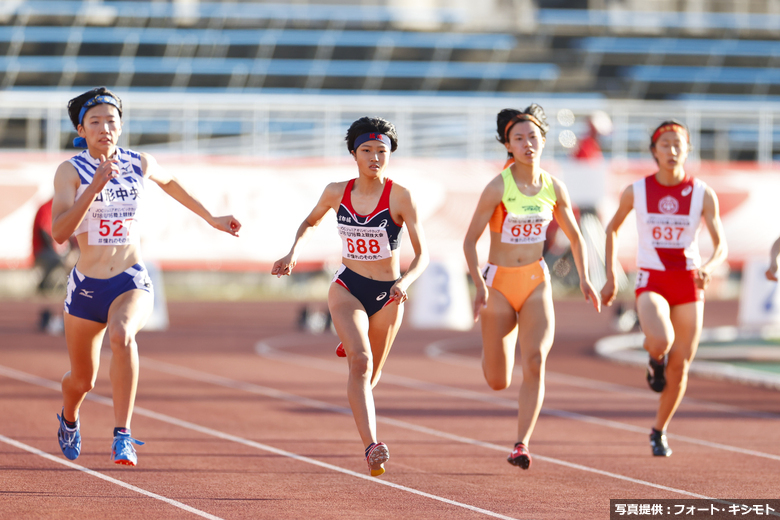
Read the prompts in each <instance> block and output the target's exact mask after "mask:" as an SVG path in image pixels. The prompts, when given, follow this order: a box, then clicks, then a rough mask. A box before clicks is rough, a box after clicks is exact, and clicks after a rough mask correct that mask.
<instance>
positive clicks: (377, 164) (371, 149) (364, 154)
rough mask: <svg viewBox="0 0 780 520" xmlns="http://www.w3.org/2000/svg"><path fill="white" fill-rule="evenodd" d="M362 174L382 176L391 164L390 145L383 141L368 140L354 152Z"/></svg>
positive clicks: (353, 154)
mask: <svg viewBox="0 0 780 520" xmlns="http://www.w3.org/2000/svg"><path fill="white" fill-rule="evenodd" d="M352 156H353V157H354V158H355V161H356V162H357V165H358V170H359V171H360V174H361V175H365V176H367V177H380V176H382V175H383V173H384V171H385V168H386V167H387V165H388V164H390V147H389V146H387V145H386V144H385V143H383V142H382V141H366V142H365V143H363V144H361V145H360V146H358V148H357V150H355V151H354V152H352Z"/></svg>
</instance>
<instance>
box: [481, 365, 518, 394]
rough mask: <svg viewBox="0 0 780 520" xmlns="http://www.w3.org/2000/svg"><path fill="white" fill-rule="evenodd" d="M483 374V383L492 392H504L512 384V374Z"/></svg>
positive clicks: (487, 372) (486, 372)
mask: <svg viewBox="0 0 780 520" xmlns="http://www.w3.org/2000/svg"><path fill="white" fill-rule="evenodd" d="M484 372H485V381H486V382H487V384H488V386H489V387H490V388H491V389H492V390H506V389H507V388H509V385H510V384H512V374H502V373H496V372H489V371H487V370H485V371H484Z"/></svg>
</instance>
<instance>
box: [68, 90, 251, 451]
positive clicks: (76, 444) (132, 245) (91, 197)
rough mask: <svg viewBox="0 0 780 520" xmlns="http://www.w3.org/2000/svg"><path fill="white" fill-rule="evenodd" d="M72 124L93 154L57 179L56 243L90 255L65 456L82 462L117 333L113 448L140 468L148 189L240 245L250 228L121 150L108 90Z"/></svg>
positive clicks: (77, 106)
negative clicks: (105, 358) (87, 426)
mask: <svg viewBox="0 0 780 520" xmlns="http://www.w3.org/2000/svg"><path fill="white" fill-rule="evenodd" d="M68 114H69V116H70V119H71V121H72V122H73V126H74V127H75V128H76V131H77V132H78V135H79V137H78V138H77V139H76V140H75V141H74V143H73V144H74V145H75V146H77V147H83V148H86V150H84V151H83V152H81V153H80V154H78V155H76V156H74V157H73V158H71V159H70V160H68V161H65V162H64V163H62V164H61V165H60V166H59V168H57V173H56V175H55V177H54V202H53V204H52V216H53V221H52V236H53V237H54V239H55V240H56V241H57V242H59V243H63V242H65V241H66V240H68V238H69V237H70V236H71V235H74V234H75V235H76V239H77V240H78V243H79V249H80V251H81V253H80V256H79V259H78V262H77V263H76V266H75V267H74V268H73V270H72V271H71V273H70V277H69V279H68V292H67V297H66V299H65V318H64V321H65V341H66V343H67V346H68V355H69V357H70V371H69V372H67V373H66V374H65V376H64V377H63V378H62V398H63V405H62V416H61V417H60V416H59V415H58V416H57V419H59V421H60V427H59V431H58V433H57V437H58V439H59V443H60V448H61V449H62V453H63V454H64V455H65V457H67V458H68V459H71V460H73V459H76V458H77V457H78V456H79V453H80V452H81V434H80V433H79V426H80V424H79V407H80V406H81V403H82V401H84V398H85V397H86V395H87V392H89V391H90V390H92V388H93V387H94V386H95V380H96V378H97V373H98V365H99V364H100V347H101V345H102V343H103V336H104V334H105V332H106V329H108V338H109V342H110V344H111V353H112V357H111V370H110V375H111V386H112V393H113V399H114V420H115V423H114V424H115V425H116V427H115V428H114V441H113V444H112V445H111V459H112V460H113V461H114V462H116V463H117V464H125V465H129V466H135V465H136V463H137V462H138V457H137V455H136V453H135V449H134V448H133V446H132V444H131V443H135V444H143V443H142V442H139V441H136V440H135V439H133V438H132V437H131V436H130V419H131V417H132V414H133V405H134V402H135V393H136V387H137V383H138V345H137V344H136V342H135V336H136V333H137V332H138V331H139V330H140V329H141V327H142V326H143V324H144V322H145V321H146V319H147V318H148V317H149V314H150V313H151V311H152V300H153V295H152V284H151V281H150V280H149V277H148V275H147V272H146V269H145V268H144V264H143V261H142V260H141V251H140V247H139V235H138V228H137V226H138V224H139V223H138V221H139V220H143V219H144V215H143V207H144V204H145V197H146V194H145V187H144V184H145V181H146V180H147V179H148V180H151V181H154V182H156V183H157V184H159V185H160V187H161V188H162V189H163V190H164V191H165V192H166V193H168V194H169V195H170V196H171V197H173V198H174V199H176V200H178V201H179V202H181V203H182V204H183V205H184V206H186V207H187V208H188V209H190V210H191V211H193V212H194V213H195V214H197V215H198V216H200V217H202V218H203V219H204V220H205V221H206V222H208V223H209V224H211V225H212V226H213V227H215V228H216V229H219V230H221V231H225V232H227V233H230V234H232V235H235V236H238V230H239V229H240V228H241V224H240V223H239V222H238V221H237V220H236V219H235V218H233V217H232V216H225V217H214V216H212V215H211V213H209V212H208V211H207V210H206V208H204V207H203V206H202V205H201V203H200V202H198V201H197V200H196V199H195V198H194V197H193V196H192V195H190V194H189V193H188V192H187V191H186V190H185V189H184V188H183V187H182V185H181V184H179V181H178V180H177V179H176V178H175V177H173V176H172V175H170V174H168V173H166V172H165V171H164V170H162V169H161V168H160V167H159V166H158V165H157V162H156V161H155V160H154V158H152V157H151V156H150V155H146V154H143V153H141V154H139V153H137V152H133V151H131V150H125V149H123V148H119V147H118V146H117V140H118V139H119V136H120V135H121V134H122V102H121V101H120V99H119V98H118V97H117V96H115V95H114V94H113V93H111V92H110V91H108V90H106V89H105V88H103V87H100V88H96V89H93V90H90V91H88V92H85V93H84V94H81V95H80V96H78V97H76V98H74V99H71V100H70V102H69V103H68Z"/></svg>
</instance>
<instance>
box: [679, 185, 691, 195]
mask: <svg viewBox="0 0 780 520" xmlns="http://www.w3.org/2000/svg"><path fill="white" fill-rule="evenodd" d="M692 191H693V187H692V186H686V187H685V189H684V190H682V193H680V195H682V196H683V197H687V196H688V195H690V194H691V192H692Z"/></svg>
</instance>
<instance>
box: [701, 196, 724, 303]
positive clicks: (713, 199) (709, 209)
mask: <svg viewBox="0 0 780 520" xmlns="http://www.w3.org/2000/svg"><path fill="white" fill-rule="evenodd" d="M702 217H703V218H704V224H705V225H706V226H707V230H708V231H709V232H710V238H712V245H713V251H712V256H710V258H709V260H707V261H706V262H704V264H702V266H701V267H700V268H699V279H698V280H697V282H696V283H697V285H698V286H699V287H700V288H702V289H704V288H706V287H707V284H709V283H710V278H711V276H712V271H714V270H715V268H716V267H717V266H719V265H720V264H721V263H723V261H724V260H725V259H726V256H727V255H728V247H727V246H726V238H725V236H724V234H723V224H722V223H721V221H720V210H719V207H718V196H717V195H715V191H714V190H713V189H712V188H710V187H707V191H706V192H705V193H704V207H703V208H702Z"/></svg>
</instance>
